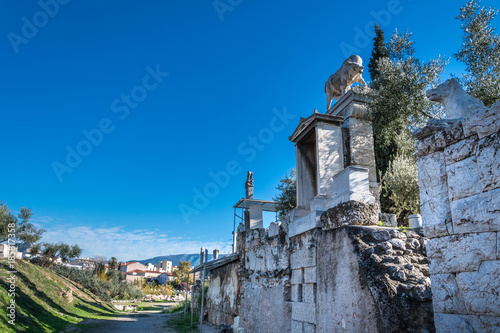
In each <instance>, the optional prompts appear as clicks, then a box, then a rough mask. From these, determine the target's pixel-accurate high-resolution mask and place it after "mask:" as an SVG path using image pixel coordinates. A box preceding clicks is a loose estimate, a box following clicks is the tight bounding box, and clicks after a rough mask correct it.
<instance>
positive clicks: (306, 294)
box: [302, 283, 316, 304]
mask: <svg viewBox="0 0 500 333" xmlns="http://www.w3.org/2000/svg"><path fill="white" fill-rule="evenodd" d="M302 302H304V303H312V304H315V303H316V284H314V283H305V284H303V285H302Z"/></svg>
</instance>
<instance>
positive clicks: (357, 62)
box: [325, 54, 366, 111]
mask: <svg viewBox="0 0 500 333" xmlns="http://www.w3.org/2000/svg"><path fill="white" fill-rule="evenodd" d="M363 68H364V67H363V60H362V59H361V57H360V56H359V55H356V54H354V55H352V56H350V57H349V58H347V59H346V60H344V63H343V64H342V66H341V67H340V69H339V70H338V71H336V72H335V74H333V75H331V76H330V77H329V78H328V81H326V83H325V93H326V101H327V104H326V110H327V111H328V110H329V109H330V105H331V104H332V100H333V98H335V100H336V101H338V100H339V98H340V96H342V95H344V94H345V93H346V92H348V91H349V90H350V89H351V85H352V84H353V83H355V82H356V83H360V84H361V85H362V86H366V82H365V80H363V78H362V77H361V74H363Z"/></svg>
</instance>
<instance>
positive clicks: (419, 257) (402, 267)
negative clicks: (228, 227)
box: [208, 202, 434, 333]
mask: <svg viewBox="0 0 500 333" xmlns="http://www.w3.org/2000/svg"><path fill="white" fill-rule="evenodd" d="M374 206H376V204H363V203H359V202H348V203H344V204H341V205H339V206H338V207H335V208H333V209H330V210H328V211H327V212H325V213H323V215H322V216H321V222H322V227H321V228H315V229H312V230H309V231H307V232H304V233H301V234H299V235H295V236H292V237H289V236H288V233H287V228H286V227H287V226H286V225H282V224H277V223H272V224H271V226H270V228H269V229H251V230H247V231H244V230H242V228H240V229H239V230H238V244H239V271H238V284H239V287H238V288H237V289H238V294H237V295H236V304H237V308H236V309H233V308H231V311H233V310H234V313H233V316H237V315H238V316H239V326H240V327H243V328H244V329H245V332H297V333H299V332H300V333H306V332H425V331H427V332H433V330H434V324H433V313H432V302H431V291H430V279H429V270H428V263H427V259H426V257H425V255H424V249H425V238H423V237H422V236H421V235H419V234H417V233H415V232H413V231H406V232H402V231H399V229H397V228H382V227H378V226H373V224H376V223H377V222H376V219H374V218H373V216H378V215H377V211H376V210H375V209H374ZM372 215H373V216H372ZM234 267H236V266H233V267H228V268H225V271H223V270H214V271H213V272H212V275H211V282H210V288H213V291H209V293H208V298H209V299H210V298H212V297H217V299H221V294H225V292H221V290H222V288H221V286H220V284H219V283H220V282H222V281H223V279H224V278H223V277H222V276H221V275H224V274H225V275H230V276H231V277H233V276H234V273H233V272H234V271H235V268H234ZM225 279H226V280H227V279H228V277H227V276H226V277H225ZM230 281H231V282H230V283H233V282H232V281H234V278H232V279H230ZM212 285H214V287H212ZM210 288H209V290H210ZM226 290H228V291H234V290H236V289H235V288H228V289H226ZM211 306H215V307H216V308H217V309H220V302H219V303H217V302H214V301H212V300H209V301H208V307H209V321H210V322H212V323H214V324H217V325H220V324H221V323H223V322H224V321H221V320H222V319H223V318H226V319H225V320H227V321H225V322H224V323H226V324H232V318H230V317H224V316H223V315H221V314H220V313H223V312H224V313H226V312H227V311H226V310H223V309H221V310H215V311H214V310H211V309H210V307H211ZM212 314H213V315H212Z"/></svg>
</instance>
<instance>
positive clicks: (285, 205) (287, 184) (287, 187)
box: [273, 169, 297, 220]
mask: <svg viewBox="0 0 500 333" xmlns="http://www.w3.org/2000/svg"><path fill="white" fill-rule="evenodd" d="M276 189H277V190H279V191H280V192H279V194H278V195H277V196H276V197H273V200H274V201H276V202H277V204H276V208H277V209H278V218H279V219H280V220H282V219H283V218H284V217H285V216H286V215H287V214H288V213H289V212H290V211H291V210H292V209H294V208H295V207H296V206H297V180H296V179H295V169H292V170H291V171H290V176H288V175H285V177H284V178H281V180H280V183H279V184H278V186H277V187H276Z"/></svg>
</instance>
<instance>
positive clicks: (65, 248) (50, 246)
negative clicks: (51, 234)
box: [32, 242, 82, 267]
mask: <svg viewBox="0 0 500 333" xmlns="http://www.w3.org/2000/svg"><path fill="white" fill-rule="evenodd" d="M35 248H36V249H37V250H38V248H39V247H38V246H36V247H35ZM32 250H33V249H32ZM40 254H41V256H40V257H37V258H34V259H33V260H32V262H33V263H34V264H37V265H39V266H42V267H51V266H53V265H54V264H55V262H56V260H57V259H58V258H61V260H62V261H63V262H67V261H68V260H70V259H73V258H77V257H79V256H80V254H82V249H81V248H80V247H79V246H78V245H68V244H65V243H62V242H59V243H42V245H41V248H40Z"/></svg>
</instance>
